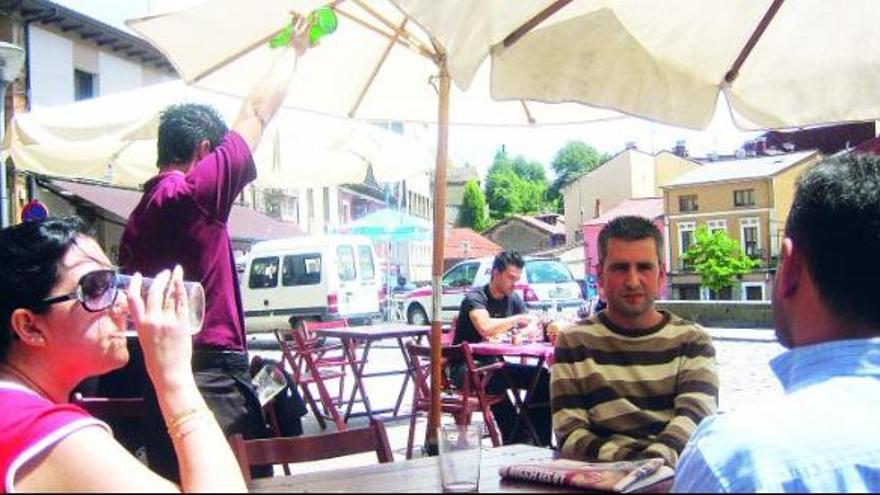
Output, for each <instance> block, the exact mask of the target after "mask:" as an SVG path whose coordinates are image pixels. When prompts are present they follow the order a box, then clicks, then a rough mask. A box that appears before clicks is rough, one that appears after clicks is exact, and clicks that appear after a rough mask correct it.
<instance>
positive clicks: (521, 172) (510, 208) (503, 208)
mask: <svg viewBox="0 0 880 495" xmlns="http://www.w3.org/2000/svg"><path fill="white" fill-rule="evenodd" d="M547 187H548V183H547V176H546V173H545V171H544V167H543V166H542V165H541V164H540V163H539V162H536V161H529V160H526V159H525V158H523V157H522V156H517V157H516V158H510V156H508V154H507V151H506V150H505V149H504V148H500V149H499V150H498V151H497V152H496V153H495V159H494V161H493V162H492V166H490V167H489V173H488V175H487V176H486V203H487V204H488V206H489V215H490V217H491V218H494V219H500V218H505V217H507V216H509V215H513V214H532V213H538V212H540V211H543V210H545V209H547V204H546V198H547Z"/></svg>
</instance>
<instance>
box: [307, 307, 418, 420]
mask: <svg viewBox="0 0 880 495" xmlns="http://www.w3.org/2000/svg"><path fill="white" fill-rule="evenodd" d="M430 331H431V327H429V326H426V325H408V324H406V323H397V322H385V323H378V324H375V325H366V326H360V327H338V328H326V329H318V330H315V333H316V334H317V335H318V336H319V337H332V338H337V339H339V340H341V341H342V342H343V343H344V344H346V345H345V346H344V348H345V349H346V351H345V355H346V358H347V359H348V362H349V364H350V365H351V369H352V373H353V374H354V382H355V386H354V387H352V390H351V396H350V397H349V400H348V406H347V407H346V410H345V421H348V418H350V417H352V416H361V415H366V416H369V417H373V416H374V415H376V414H381V413H386V412H391V413H392V415H393V417H397V415H398V413H399V411H400V405H401V403H402V402H403V396H404V394H405V393H406V386H407V384H408V383H409V378H410V375H409V370H410V363H409V355H407V352H406V347H405V346H404V343H403V340H404V339H410V338H414V339H420V338H421V337H423V336H426V335H428V333H429V332H430ZM385 339H395V340H396V341H397V347H398V348H399V349H400V353H401V355H403V362H404V364H405V368H403V369H397V370H390V371H381V372H371V373H365V372H364V368H365V367H366V365H367V360H368V357H369V355H370V348H371V347H372V345H373V342H377V341H379V340H385ZM356 342H363V343H364V350H363V353H362V354H361V358H360V362H358V359H357V356H355V354H354V352H353V351H352V349H354V348H355V347H354V344H355V343H356ZM389 375H404V377H403V384H402V385H401V386H400V393H398V395H397V402H395V404H394V407H393V408H387V409H380V410H373V408H372V406H371V405H370V399H369V397H368V396H367V392H366V389H365V387H364V383H363V380H364V378H370V377H377V376H389ZM357 392H360V394H361V397H362V398H363V401H364V409H365V412H363V413H355V414H352V412H351V409H352V406H353V405H354V402H355V395H356V393H357Z"/></svg>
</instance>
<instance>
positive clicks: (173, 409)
mask: <svg viewBox="0 0 880 495" xmlns="http://www.w3.org/2000/svg"><path fill="white" fill-rule="evenodd" d="M82 228H83V226H82V223H81V222H80V221H79V220H78V219H75V218H67V219H50V220H46V221H43V222H39V223H26V224H22V225H18V226H15V227H11V228H8V229H5V230H2V231H0V476H2V479H0V482H2V486H0V492H13V491H65V492H71V491H76V492H84V491H104V492H109V491H139V492H157V491H176V490H182V491H185V492H186V491H244V490H245V485H244V482H243V480H242V477H241V473H240V471H239V468H238V465H237V463H236V461H235V458H234V456H233V454H232V451H231V450H230V448H229V446H228V444H227V443H226V440H225V438H224V437H223V434H222V432H221V431H220V428H219V427H218V426H217V422H216V420H215V419H214V417H213V415H212V414H211V413H210V411H209V410H208V409H207V408H206V406H205V402H204V400H203V399H202V397H201V395H200V394H199V391H198V389H197V388H196V384H195V380H194V379H193V375H192V369H191V367H190V359H191V355H192V342H191V338H190V335H189V333H188V332H186V331H183V330H181V327H182V326H183V325H184V322H185V321H186V311H187V308H186V297H185V291H184V288H183V273H182V270H181V269H180V267H177V268H176V269H175V270H174V272H173V273H170V272H168V271H165V272H163V273H162V274H160V275H159V276H158V277H157V278H156V281H155V283H154V284H153V286H152V287H151V288H150V292H149V294H148V296H147V298H146V300H143V299H142V298H141V296H140V286H141V279H140V276H136V277H135V279H134V280H133V281H132V283H131V286H130V290H129V291H128V293H123V292H121V291H120V290H119V289H118V287H117V283H116V276H115V275H116V274H115V270H114V269H113V266H112V264H111V263H110V261H109V260H108V259H107V256H106V255H105V254H104V252H103V251H102V250H101V248H100V247H99V246H98V244H97V243H96V242H95V241H94V240H93V239H91V238H90V237H88V236H86V235H84V234H83V233H82V231H83V230H82ZM127 317H130V318H131V319H132V320H133V322H134V324H135V327H136V329H137V332H138V339H139V340H140V343H141V346H142V348H143V351H144V360H145V362H146V366H147V371H148V373H149V376H150V379H151V380H152V382H153V385H154V386H155V388H156V391H157V394H158V397H159V402H160V407H161V409H162V413H163V415H164V417H165V422H166V426H167V428H168V431H169V433H170V435H171V437H172V439H173V441H174V448H175V452H176V454H177V458H178V460H179V462H180V466H181V484H180V486H179V487H178V486H175V485H174V484H173V483H171V482H170V481H168V480H166V479H164V478H161V477H159V476H158V475H156V474H154V473H153V472H151V471H150V470H149V469H147V468H146V467H145V466H144V465H143V464H141V463H140V462H139V461H138V460H137V459H136V458H134V457H133V456H132V455H131V454H129V453H128V452H127V451H126V450H125V449H124V448H123V447H122V446H121V445H120V444H118V443H117V442H116V441H115V440H114V439H113V436H112V434H111V432H110V431H109V429H108V428H107V426H106V425H104V424H103V423H101V422H100V421H98V420H96V419H94V418H92V417H91V416H89V415H88V414H87V413H86V412H85V411H83V410H82V409H80V408H78V407H76V406H73V405H70V404H68V397H69V395H70V393H71V391H72V390H73V389H74V387H76V386H77V385H78V384H79V383H80V382H81V381H82V380H84V379H85V378H88V377H91V376H95V375H99V374H103V373H107V372H108V371H111V370H114V369H116V368H119V367H121V366H123V365H124V364H125V363H126V362H127V361H128V357H129V356H128V349H127V347H126V341H125V322H126V318H127Z"/></svg>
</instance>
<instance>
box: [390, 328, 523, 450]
mask: <svg viewBox="0 0 880 495" xmlns="http://www.w3.org/2000/svg"><path fill="white" fill-rule="evenodd" d="M406 349H407V352H408V353H409V358H410V363H411V368H410V369H411V373H412V377H413V384H414V387H413V403H412V414H411V416H410V422H409V437H408V439H407V444H406V458H407V459H411V458H412V450H413V442H414V439H415V430H416V419H417V417H418V414H419V413H420V412H425V413H427V412H428V411H429V410H430V408H431V387H430V376H431V348H430V347H429V346H423V345H418V344H416V343H414V342H409V343H407V344H406ZM440 356H441V359H442V363H441V370H442V373H443V375H442V377H441V380H440V382H441V392H440V412H441V413H447V414H451V415H452V416H453V417H454V418H455V422H456V423H457V424H470V422H471V414H472V413H473V412H475V411H480V412H481V413H482V414H483V422H484V423H485V424H486V431H487V432H488V434H489V438H490V439H491V440H492V445H493V446H494V447H498V446H500V445H501V435H500V434H499V433H498V428H497V427H496V426H495V417H494V416H493V415H492V409H491V406H493V405H495V404H497V403H499V402H502V401H504V400H507V399H506V397H505V396H504V395H491V394H487V393H486V391H485V386H486V384H487V383H489V380H490V379H491V378H492V375H493V374H494V373H495V372H496V371H497V370H499V369H501V368H502V367H503V366H504V363H502V362H498V363H493V364H490V365H488V366H483V367H477V366H476V365H475V363H474V359H473V356H472V355H471V352H470V348H469V347H468V346H467V343H463V344H462V345H455V346H443V347H442V348H441V350H440ZM462 361H463V362H464V363H465V365H466V366H467V373H466V375H465V380H464V384H463V386H462V387H461V388H456V387H454V386H453V385H452V383H451V382H450V381H449V379H448V368H449V365H450V364H452V363H455V362H462Z"/></svg>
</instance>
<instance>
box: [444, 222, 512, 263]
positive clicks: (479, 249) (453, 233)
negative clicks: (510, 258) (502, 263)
mask: <svg viewBox="0 0 880 495" xmlns="http://www.w3.org/2000/svg"><path fill="white" fill-rule="evenodd" d="M503 249H504V248H503V247H501V246H500V245H498V244H495V243H494V242H492V241H491V240H489V239H487V238H485V237H483V236H481V235H480V234H478V233H476V232H474V231H473V230H472V229H467V228H461V229H450V230H449V232H447V234H446V241H445V243H444V244H443V268H444V270H445V269H448V268H449V267H451V266H452V265H454V264H455V263H458V262H459V261H462V260H466V259H469V258H482V257H484V256H495V255H496V254H498V253H500V252H501V251H502V250H503Z"/></svg>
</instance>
